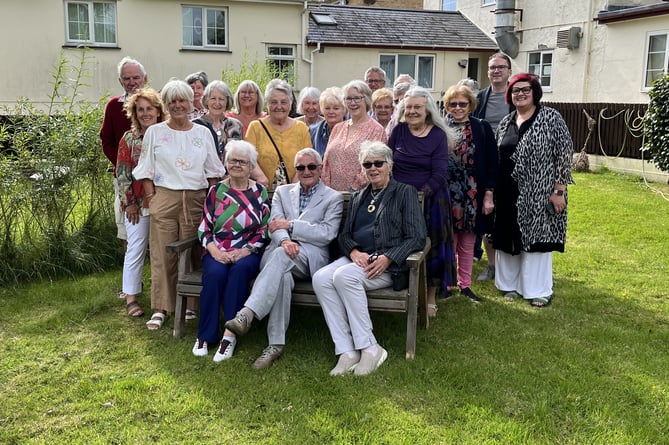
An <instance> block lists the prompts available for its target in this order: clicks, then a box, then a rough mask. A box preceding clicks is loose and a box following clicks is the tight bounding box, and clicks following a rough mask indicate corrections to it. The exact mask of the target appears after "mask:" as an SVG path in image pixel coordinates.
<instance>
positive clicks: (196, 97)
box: [186, 71, 209, 120]
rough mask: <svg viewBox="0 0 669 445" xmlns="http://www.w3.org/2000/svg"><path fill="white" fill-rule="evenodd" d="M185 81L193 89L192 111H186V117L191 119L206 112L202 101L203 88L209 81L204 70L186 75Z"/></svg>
mask: <svg viewBox="0 0 669 445" xmlns="http://www.w3.org/2000/svg"><path fill="white" fill-rule="evenodd" d="M186 83H187V84H188V85H190V87H191V88H192V89H193V111H191V112H190V113H188V118H189V119H190V120H193V119H197V118H198V117H200V116H202V115H204V114H205V113H206V112H207V109H206V108H205V106H204V104H203V103H202V96H203V95H204V89H205V88H206V87H207V84H208V83H209V80H208V79H207V73H205V72H204V71H198V72H197V73H193V74H189V75H188V76H186Z"/></svg>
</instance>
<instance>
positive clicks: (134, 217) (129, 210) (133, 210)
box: [125, 203, 139, 225]
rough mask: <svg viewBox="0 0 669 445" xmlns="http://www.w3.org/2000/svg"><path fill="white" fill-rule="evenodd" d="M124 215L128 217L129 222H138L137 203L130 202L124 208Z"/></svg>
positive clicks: (133, 223)
mask: <svg viewBox="0 0 669 445" xmlns="http://www.w3.org/2000/svg"><path fill="white" fill-rule="evenodd" d="M125 217H126V218H128V222H130V224H132V225H135V224H137V223H138V222H139V206H138V205H137V204H134V203H133V204H130V205H128V206H127V207H126V208H125Z"/></svg>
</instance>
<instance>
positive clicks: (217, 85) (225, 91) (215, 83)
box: [202, 80, 232, 111]
mask: <svg viewBox="0 0 669 445" xmlns="http://www.w3.org/2000/svg"><path fill="white" fill-rule="evenodd" d="M214 90H216V91H218V92H219V93H221V94H222V95H224V96H225V111H228V110H229V109H230V108H232V92H231V91H230V87H228V84H227V83H225V82H223V81H222V80H212V81H211V82H210V83H209V85H207V87H206V88H205V89H204V94H202V106H203V107H204V108H206V109H207V110H208V109H209V107H208V106H207V101H208V100H209V96H211V93H212V92H213V91H214Z"/></svg>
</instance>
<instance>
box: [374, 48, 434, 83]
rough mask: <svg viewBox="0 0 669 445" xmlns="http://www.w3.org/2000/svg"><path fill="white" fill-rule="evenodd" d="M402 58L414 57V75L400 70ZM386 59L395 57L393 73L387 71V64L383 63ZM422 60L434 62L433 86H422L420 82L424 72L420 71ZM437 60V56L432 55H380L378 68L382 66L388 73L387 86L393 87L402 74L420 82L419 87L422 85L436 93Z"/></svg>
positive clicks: (431, 76)
mask: <svg viewBox="0 0 669 445" xmlns="http://www.w3.org/2000/svg"><path fill="white" fill-rule="evenodd" d="M401 56H405V57H406V56H413V57H414V68H413V72H412V73H409V72H406V70H404V69H401V68H398V67H399V65H400V64H399V63H398V59H399V58H400V57H401ZM384 57H393V58H394V63H393V64H394V69H393V72H389V70H388V69H386V67H387V63H386V62H383V60H382V59H383V58H384ZM420 59H430V60H431V61H432V64H431V72H430V80H431V85H429V86H426V85H421V84H420V80H421V76H420V74H421V72H422V71H421V70H420V66H421V64H420ZM436 60H437V56H436V55H435V54H430V53H380V54H379V65H378V66H380V67H381V68H383V69H384V70H385V71H386V85H392V84H393V82H394V81H395V79H396V78H397V76H399V75H400V74H408V75H410V76H411V77H413V78H414V79H416V82H418V85H420V86H421V87H423V88H425V89H427V90H430V91H434V90H435V86H434V84H435V69H436Z"/></svg>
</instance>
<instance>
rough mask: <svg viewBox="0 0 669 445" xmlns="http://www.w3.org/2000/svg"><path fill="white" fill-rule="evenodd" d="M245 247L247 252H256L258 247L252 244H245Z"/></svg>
mask: <svg viewBox="0 0 669 445" xmlns="http://www.w3.org/2000/svg"><path fill="white" fill-rule="evenodd" d="M244 247H245V248H246V249H248V251H249V252H251V253H258V248H257V247H256V246H254V245H251V244H247V245H245V246H244Z"/></svg>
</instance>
